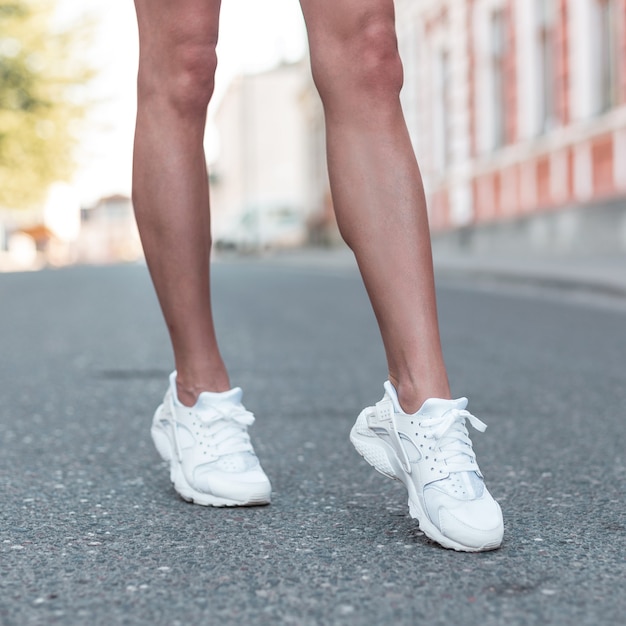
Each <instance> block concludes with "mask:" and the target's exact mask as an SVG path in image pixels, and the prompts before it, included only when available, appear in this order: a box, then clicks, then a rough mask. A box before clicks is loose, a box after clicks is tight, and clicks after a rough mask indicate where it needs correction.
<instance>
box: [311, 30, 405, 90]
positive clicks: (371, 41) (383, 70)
mask: <svg viewBox="0 0 626 626" xmlns="http://www.w3.org/2000/svg"><path fill="white" fill-rule="evenodd" d="M320 44H321V45H319V46H317V49H316V46H315V45H314V44H313V42H312V45H311V60H312V70H313V76H314V79H315V83H316V85H317V87H318V90H319V92H320V95H321V97H322V99H331V98H332V97H333V95H334V94H335V93H337V92H345V91H348V90H349V91H350V93H352V94H354V96H355V97H357V98H360V99H363V98H365V99H372V98H374V99H377V100H381V99H383V100H384V99H396V98H397V97H398V95H399V94H400V89H401V88H402V82H403V71H402V62H401V60H400V55H399V53H398V44H397V38H396V31H395V24H394V21H393V19H389V18H369V19H363V20H361V21H360V22H359V23H356V24H355V25H354V26H353V27H352V28H350V29H349V32H348V33H342V34H341V36H337V37H333V41H332V42H328V41H326V42H320Z"/></svg>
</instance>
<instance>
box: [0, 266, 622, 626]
mask: <svg viewBox="0 0 626 626" xmlns="http://www.w3.org/2000/svg"><path fill="white" fill-rule="evenodd" d="M214 291H215V299H216V308H217V311H216V316H217V325H218V329H219V332H220V336H221V344H222V348H223V352H224V354H225V357H226V359H227V362H228V363H229V366H230V369H231V373H232V379H233V381H234V383H236V384H239V385H241V386H242V387H243V388H244V390H245V397H244V400H245V402H246V405H247V406H248V408H250V409H251V410H253V411H254V412H255V413H256V415H257V423H256V425H255V426H254V428H253V437H254V440H255V445H256V448H257V452H258V453H259V456H260V457H261V460H262V462H263V465H264V467H265V469H266V471H267V472H268V474H269V475H270V477H271V479H272V482H273V486H274V500H273V503H272V505H271V506H268V507H263V508H254V509H210V508H204V507H199V506H194V505H189V504H187V503H185V502H183V501H182V500H180V499H179V498H178V497H177V496H176V494H175V493H174V491H173V489H172V488H171V486H170V484H169V479H168V472H167V470H166V468H165V466H164V465H163V463H162V462H161V461H160V460H159V458H158V456H157V454H156V452H155V450H154V449H153V447H152V444H151V441H150V438H149V424H150V419H151V416H152V413H153V411H154V408H155V406H156V405H157V404H158V403H159V401H160V399H161V396H162V394H163V391H164V388H165V384H166V377H167V375H168V373H169V370H170V368H171V362H172V358H171V353H170V349H169V346H168V343H167V340H166V335H165V332H164V327H163V324H162V321H161V318H160V315H159V312H158V310H157V306H156V302H155V299H154V296H153V295H152V289H151V286H150V284H149V280H148V276H147V273H146V270H145V268H144V267H142V266H123V267H111V268H74V269H66V270H58V271H44V272H39V273H32V274H5V275H0V329H1V330H2V341H1V351H0V398H1V401H2V403H1V405H0V429H1V430H0V437H1V441H2V454H1V455H0V624H2V626H29V625H31V624H63V625H66V624H67V625H70V624H72V625H73V624H88V625H89V626H97V625H100V624H102V625H112V624H155V625H161V624H163V625H172V626H174V625H181V626H183V625H185V626H186V625H195V624H209V625H210V624H245V625H247V624H373V625H376V624H388V623H394V624H400V625H404V624H422V623H423V624H429V625H438V624H442V625H443V624H446V625H463V626H464V625H468V626H471V625H474V624H476V625H479V624H480V625H481V626H483V625H484V626H489V625H492V624H494V625H500V624H507V625H516V624H563V625H568V626H569V625H578V624H581V625H582V624H589V625H593V626H598V625H603V624H607V625H608V624H622V623H624V615H626V594H624V580H626V542H625V534H626V514H625V504H624V503H625V492H626V452H625V443H626V442H625V436H624V414H625V407H626V356H625V355H626V332H625V325H626V307H624V306H623V305H624V303H623V302H621V303H619V302H614V303H607V302H598V301H593V300H590V299H588V298H586V297H572V294H571V293H568V294H562V293H559V292H552V291H549V290H533V289H532V288H530V287H528V286H525V287H524V288H523V289H521V288H517V287H507V286H506V285H503V284H492V285H489V284H483V283H480V284H479V283H474V282H464V281H462V280H460V279H459V278H458V277H457V278H456V279H455V280H454V282H445V281H442V282H441V283H440V285H439V299H440V305H439V306H440V316H441V322H442V332H443V339H444V344H445V352H446V358H447V363H448V367H449V370H450V377H451V380H452V383H453V388H454V392H455V393H456V394H457V395H468V396H469V397H470V406H469V408H470V410H472V412H473V413H475V414H476V415H477V416H479V417H480V418H481V419H483V420H484V421H486V422H487V423H488V424H489V429H488V430H487V432H486V433H485V434H484V435H481V434H479V433H475V435H474V442H475V448H476V450H477V452H478V459H479V462H480V465H481V468H482V469H483V472H484V473H485V475H486V477H487V482H488V484H489V486H490V489H491V491H492V493H493V494H494V496H496V497H497V498H498V499H499V501H500V502H501V504H502V507H503V510H504V515H505V525H506V531H505V543H504V545H503V547H502V548H501V549H500V550H498V551H496V552H491V553H484V554H460V553H455V552H450V551H447V550H444V549H441V548H439V547H437V546H436V545H434V544H432V543H431V542H429V541H428V540H427V539H426V538H425V537H424V536H423V535H422V534H421V533H420V532H419V531H418V529H417V527H416V523H415V522H414V521H413V520H411V519H410V518H409V516H408V511H407V506H406V496H405V493H404V491H403V489H402V487H401V486H400V485H399V484H397V483H393V482H392V481H389V480H388V479H385V478H384V477H382V476H380V475H378V474H377V473H376V472H374V471H373V470H372V469H371V468H369V466H367V465H366V463H365V462H364V461H362V460H361V459H360V457H359V456H358V455H357V454H356V452H355V451H354V450H353V449H352V448H351V446H350V444H349V443H348V433H349V430H350V427H351V426H352V423H353V422H354V419H355V417H356V415H357V414H358V412H359V411H360V409H361V408H362V407H363V406H365V405H367V404H371V403H373V402H375V401H377V400H378V399H379V398H380V396H381V394H382V383H383V380H384V376H385V366H384V361H383V353H382V349H381V345H380V340H379V338H378V334H377V329H376V326H375V323H374V319H373V316H372V314H371V312H370V310H369V307H368V305H367V301H366V298H365V294H364V291H363V288H362V287H361V284H360V281H359V278H358V276H357V274H356V273H355V271H354V269H353V268H351V267H349V266H333V265H332V264H328V265H310V264H307V263H300V264H298V265H290V264H288V263H284V262H272V261H262V262H255V261H253V260H245V261H232V262H222V263H219V264H217V266H216V268H215V272H214Z"/></svg>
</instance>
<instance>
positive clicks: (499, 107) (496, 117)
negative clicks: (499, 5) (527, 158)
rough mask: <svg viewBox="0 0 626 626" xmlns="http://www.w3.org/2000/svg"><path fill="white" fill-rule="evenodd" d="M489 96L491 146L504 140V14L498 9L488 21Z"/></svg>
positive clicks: (499, 144)
mask: <svg viewBox="0 0 626 626" xmlns="http://www.w3.org/2000/svg"><path fill="white" fill-rule="evenodd" d="M490 44H491V46H490V57H491V63H490V65H491V76H492V81H491V98H492V103H493V108H492V110H493V147H494V148H500V147H502V146H503V145H504V144H505V142H506V108H505V107H506V65H505V64H506V52H507V46H506V14H505V12H504V9H498V10H496V11H494V12H493V13H492V14H491V23H490Z"/></svg>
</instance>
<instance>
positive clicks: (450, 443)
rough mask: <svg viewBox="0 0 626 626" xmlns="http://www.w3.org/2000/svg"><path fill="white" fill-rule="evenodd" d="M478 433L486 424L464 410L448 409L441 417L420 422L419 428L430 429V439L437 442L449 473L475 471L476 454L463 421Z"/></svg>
mask: <svg viewBox="0 0 626 626" xmlns="http://www.w3.org/2000/svg"><path fill="white" fill-rule="evenodd" d="M466 420H468V421H469V423H470V424H471V425H472V426H473V427H474V428H475V429H476V430H477V431H479V432H481V433H483V432H485V430H486V429H487V424H485V423H484V422H482V421H481V420H479V419H478V418H477V417H476V416H475V415H472V414H471V413H470V412H469V411H466V410H465V409H450V410H449V411H446V412H445V413H444V414H443V415H442V416H441V417H430V418H426V419H423V420H422V421H421V422H420V425H421V426H424V427H426V428H430V429H432V437H433V438H435V439H437V440H438V447H439V449H440V451H441V455H442V456H441V458H442V459H443V460H444V461H445V462H446V464H447V466H448V467H449V468H450V470H451V471H454V472H463V471H469V472H471V471H476V470H477V469H478V466H477V465H476V453H475V452H474V450H473V448H472V442H471V440H470V438H469V433H468V432H467V428H466V427H465V421H466Z"/></svg>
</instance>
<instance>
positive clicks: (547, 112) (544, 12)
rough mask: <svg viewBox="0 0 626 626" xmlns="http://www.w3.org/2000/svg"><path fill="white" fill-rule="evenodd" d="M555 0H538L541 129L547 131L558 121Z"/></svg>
mask: <svg viewBox="0 0 626 626" xmlns="http://www.w3.org/2000/svg"><path fill="white" fill-rule="evenodd" d="M555 5H556V3H555V0H536V7H537V47H538V60H539V72H538V83H539V99H538V104H539V131H540V132H542V133H545V132H546V131H548V130H550V129H551V128H552V127H553V126H554V125H555V122H556V107H555V84H554V83H555V79H556V72H555V51H556V48H555V45H556V43H555V27H556V6H555Z"/></svg>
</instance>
